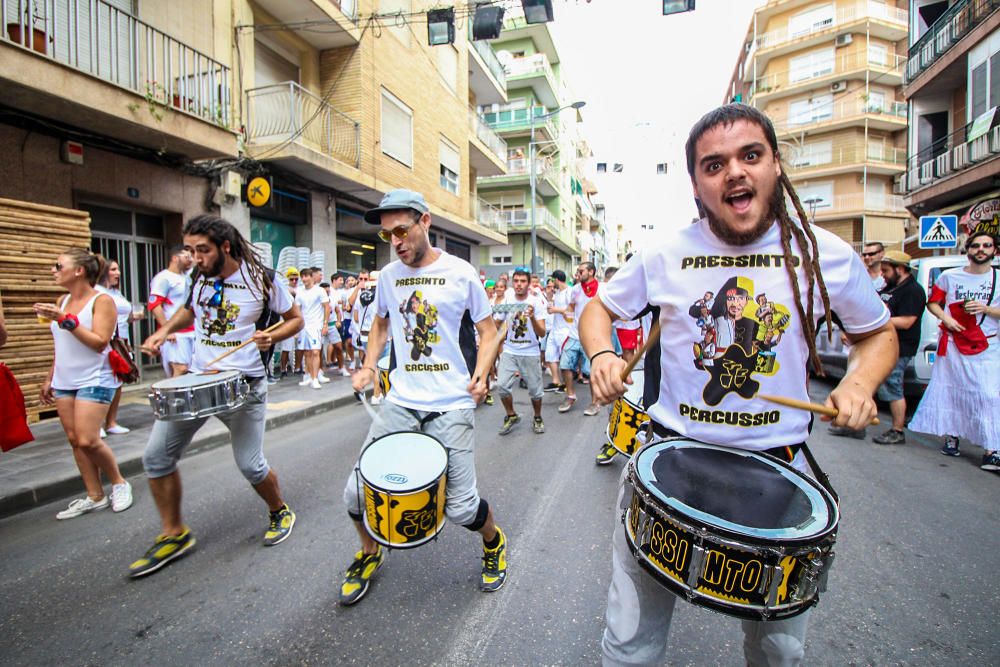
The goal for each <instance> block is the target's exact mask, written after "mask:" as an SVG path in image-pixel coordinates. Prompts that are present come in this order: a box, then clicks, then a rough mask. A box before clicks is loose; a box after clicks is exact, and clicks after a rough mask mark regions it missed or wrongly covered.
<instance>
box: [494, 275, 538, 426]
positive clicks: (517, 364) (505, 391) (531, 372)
mask: <svg viewBox="0 0 1000 667" xmlns="http://www.w3.org/2000/svg"><path fill="white" fill-rule="evenodd" d="M528 280H529V278H528V272H527V271H526V270H524V269H523V268H518V269H515V270H514V275H513V277H512V279H511V284H512V285H513V286H514V288H513V289H514V293H513V294H512V295H510V296H508V297H507V298H505V299H504V302H503V303H504V305H505V306H514V307H517V308H519V310H512V311H510V312H507V313H504V312H500V313H497V314H496V318H497V320H498V321H499V322H504V321H505V322H506V323H507V330H506V335H505V336H504V339H503V352H502V353H501V354H500V361H499V363H498V364H497V384H496V388H497V393H499V394H500V402H501V403H503V407H504V409H505V410H506V411H507V415H506V416H505V417H504V420H503V426H501V427H500V435H507V434H508V433H510V432H511V430H512V429H513V428H514V425H515V424H517V423H518V422H519V421H521V418H520V417H519V416H518V414H517V413H516V412H514V397H513V396H512V395H511V391H512V390H513V389H514V385H515V384H516V383H517V379H518V375H520V377H521V379H522V380H523V381H524V382H525V384H526V385H527V388H528V396H530V397H531V407H532V409H533V410H534V413H535V418H534V421H533V422H532V424H531V428H532V430H533V431H534V432H535V433H545V422H544V421H542V365H541V359H540V358H539V355H540V350H539V348H538V345H539V339H540V338H542V337H543V336H544V335H545V311H546V308H547V307H546V304H545V300H544V299H543V298H540V297H538V296H536V295H535V294H533V293H531V291H530V290H531V288H530V286H529V284H528Z"/></svg>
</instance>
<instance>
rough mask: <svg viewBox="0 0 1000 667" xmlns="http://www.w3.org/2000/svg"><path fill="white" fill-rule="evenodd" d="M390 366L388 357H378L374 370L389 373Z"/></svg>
mask: <svg viewBox="0 0 1000 667" xmlns="http://www.w3.org/2000/svg"><path fill="white" fill-rule="evenodd" d="M383 361H384V362H385V366H382V362H383ZM390 365H391V363H390V360H389V357H379V358H378V360H377V361H376V362H375V368H377V369H379V370H380V371H390V370H392V369H391V368H390V367H389V366H390Z"/></svg>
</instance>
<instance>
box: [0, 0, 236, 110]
mask: <svg viewBox="0 0 1000 667" xmlns="http://www.w3.org/2000/svg"><path fill="white" fill-rule="evenodd" d="M0 17H2V18H3V19H4V21H3V22H4V24H5V30H4V31H3V34H2V35H0V39H3V40H6V41H9V42H14V43H15V44H20V45H21V46H23V47H25V48H28V49H31V50H33V51H35V52H36V53H38V54H40V55H42V56H45V57H47V58H50V59H52V60H55V61H56V62H59V63H61V64H63V65H66V66H68V67H72V68H74V69H77V70H79V71H81V72H85V73H86V74H90V75H93V76H95V77H97V78H99V79H103V80H104V81H107V82H109V83H113V84H115V85H118V86H121V87H123V88H127V89H128V90H131V91H133V92H136V93H139V94H140V95H142V96H144V97H145V98H146V101H147V103H148V104H149V105H150V112H151V113H152V114H153V115H154V116H156V117H158V118H161V117H162V113H163V112H164V111H166V109H168V108H173V109H178V110H182V111H186V112H188V113H191V114H194V115H196V116H199V117H200V118H203V119H205V120H208V121H210V122H213V123H215V124H217V125H221V126H223V127H229V126H230V125H231V123H232V118H231V115H230V114H231V112H230V109H231V107H232V104H231V95H232V85H231V82H230V72H229V68H228V67H226V66H225V65H223V64H222V63H220V62H219V61H217V60H215V59H213V58H210V57H208V56H207V55H205V54H204V53H202V52H200V51H198V50H196V49H193V48H191V47H190V46H188V45H187V44H184V43H183V42H181V41H179V40H177V39H174V38H173V37H171V36H170V35H167V34H166V33H164V32H161V31H160V30H157V29H156V28H154V27H153V26H151V25H149V24H148V23H145V22H144V21H140V20H139V19H137V18H136V17H134V16H132V15H131V14H128V13H127V12H123V11H121V10H120V9H118V8H117V7H113V6H112V5H110V4H108V3H106V2H104V1H103V0H35V1H32V0H0Z"/></svg>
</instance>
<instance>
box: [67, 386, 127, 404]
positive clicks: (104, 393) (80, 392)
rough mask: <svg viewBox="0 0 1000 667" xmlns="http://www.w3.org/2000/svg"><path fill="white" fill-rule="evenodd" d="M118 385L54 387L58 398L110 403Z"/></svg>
mask: <svg viewBox="0 0 1000 667" xmlns="http://www.w3.org/2000/svg"><path fill="white" fill-rule="evenodd" d="M116 391H118V388H117V387H81V388H79V389H53V390H52V394H53V395H54V396H55V397H56V398H75V399H76V400H78V401H89V402H91V403H104V404H105V405H110V403H111V401H113V400H114V398H115V392H116Z"/></svg>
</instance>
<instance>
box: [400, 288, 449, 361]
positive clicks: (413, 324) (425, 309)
mask: <svg viewBox="0 0 1000 667" xmlns="http://www.w3.org/2000/svg"><path fill="white" fill-rule="evenodd" d="M399 312H400V314H402V316H403V331H404V332H405V334H406V342H408V343H410V344H411V348H410V359H412V360H413V361H420V357H421V356H426V357H429V356H431V353H432V352H433V351H434V349H433V345H434V344H436V343H437V342H438V341H440V340H441V336H440V335H439V334H438V332H437V329H436V327H437V323H438V309H437V307H436V306H434V305H433V304H431V303H429V302H428V301H427V300H426V299H424V296H423V293H422V292H421V291H420V290H414V291H413V293H412V294H410V296H409V298H407V299H406V301H404V302H403V303H401V304H400V305H399Z"/></svg>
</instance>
